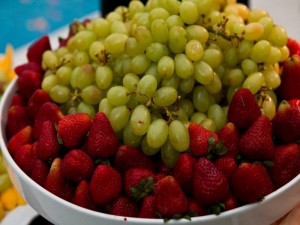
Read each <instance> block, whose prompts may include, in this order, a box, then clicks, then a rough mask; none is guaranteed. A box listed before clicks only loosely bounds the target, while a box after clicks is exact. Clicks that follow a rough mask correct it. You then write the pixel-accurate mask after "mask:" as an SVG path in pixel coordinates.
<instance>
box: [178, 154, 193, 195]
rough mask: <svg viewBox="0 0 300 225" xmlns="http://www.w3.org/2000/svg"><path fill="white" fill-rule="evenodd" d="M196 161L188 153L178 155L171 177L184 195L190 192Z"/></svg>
mask: <svg viewBox="0 0 300 225" xmlns="http://www.w3.org/2000/svg"><path fill="white" fill-rule="evenodd" d="M195 164H196V159H195V158H194V157H192V156H191V155H190V154H188V153H182V154H180V156H179V158H178V160H177V163H176V165H175V167H174V169H173V176H174V177H175V179H176V180H177V181H178V183H179V184H180V186H181V188H182V189H183V190H184V191H185V192H186V193H191V192H192V185H191V183H192V180H193V173H194V166H195Z"/></svg>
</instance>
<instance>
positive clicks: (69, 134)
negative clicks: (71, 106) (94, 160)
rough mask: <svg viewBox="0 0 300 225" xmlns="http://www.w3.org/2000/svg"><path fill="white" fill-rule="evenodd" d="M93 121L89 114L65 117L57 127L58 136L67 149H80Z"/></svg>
mask: <svg viewBox="0 0 300 225" xmlns="http://www.w3.org/2000/svg"><path fill="white" fill-rule="evenodd" d="M91 124H92V120H91V118H90V116H89V115H88V114H87V113H76V114H71V115H67V116H64V117H63V118H62V119H61V120H60V121H59V122H58V126H57V133H58V136H59V137H60V138H61V139H62V141H63V145H64V146H65V147H66V148H76V147H79V146H80V144H81V143H82V142H83V140H84V138H85V137H86V136H87V133H88V132H89V130H90V127H91Z"/></svg>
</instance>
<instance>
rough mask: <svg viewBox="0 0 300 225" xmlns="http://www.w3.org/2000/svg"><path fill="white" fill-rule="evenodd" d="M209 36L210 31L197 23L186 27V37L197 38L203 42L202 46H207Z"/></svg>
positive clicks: (189, 38)
mask: <svg viewBox="0 0 300 225" xmlns="http://www.w3.org/2000/svg"><path fill="white" fill-rule="evenodd" d="M208 37H209V33H208V31H207V30H206V28H205V27H202V26H200V25H196V24H193V25H189V26H187V27H186V38H187V40H188V41H190V40H197V41H199V42H200V43H201V44H202V46H205V44H206V42H207V40H208Z"/></svg>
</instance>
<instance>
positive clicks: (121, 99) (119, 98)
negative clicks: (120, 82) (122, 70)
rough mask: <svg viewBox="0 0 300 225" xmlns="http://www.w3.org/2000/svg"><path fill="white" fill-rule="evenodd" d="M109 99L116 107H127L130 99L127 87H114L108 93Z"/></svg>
mask: <svg viewBox="0 0 300 225" xmlns="http://www.w3.org/2000/svg"><path fill="white" fill-rule="evenodd" d="M107 99H108V101H109V103H110V104H112V105H114V106H120V105H126V104H127V102H128V101H129V99H130V94H129V91H128V89H127V88H126V87H123V86H113V87H111V88H110V89H109V90H108V92H107Z"/></svg>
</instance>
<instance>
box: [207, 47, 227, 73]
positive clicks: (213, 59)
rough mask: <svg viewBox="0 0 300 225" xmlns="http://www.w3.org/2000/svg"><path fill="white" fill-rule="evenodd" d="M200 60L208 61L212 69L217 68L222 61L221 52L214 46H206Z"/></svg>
mask: <svg viewBox="0 0 300 225" xmlns="http://www.w3.org/2000/svg"><path fill="white" fill-rule="evenodd" d="M202 60H203V61H204V62H206V63H208V64H209V65H210V66H211V67H212V68H213V69H214V68H217V67H218V66H219V65H220V64H221V63H222V61H223V54H222V52H221V51H220V50H218V49H215V48H207V49H205V50H204V52H203V56H202Z"/></svg>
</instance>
